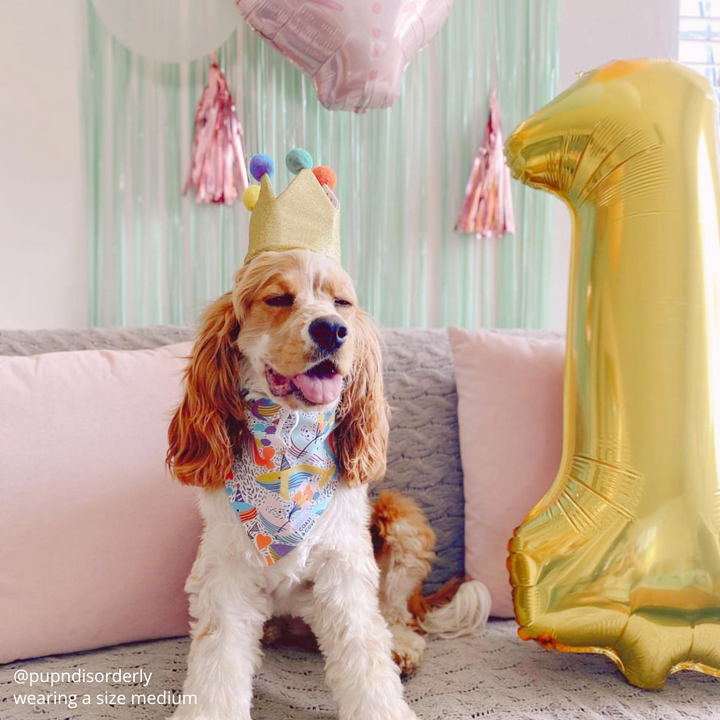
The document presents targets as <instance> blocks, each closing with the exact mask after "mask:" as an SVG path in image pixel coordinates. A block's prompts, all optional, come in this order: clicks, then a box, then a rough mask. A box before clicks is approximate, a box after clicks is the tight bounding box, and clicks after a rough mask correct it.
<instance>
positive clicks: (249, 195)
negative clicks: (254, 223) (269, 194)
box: [243, 185, 260, 212]
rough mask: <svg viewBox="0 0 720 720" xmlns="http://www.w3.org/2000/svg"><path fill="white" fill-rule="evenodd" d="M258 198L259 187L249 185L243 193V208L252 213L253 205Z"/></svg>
mask: <svg viewBox="0 0 720 720" xmlns="http://www.w3.org/2000/svg"><path fill="white" fill-rule="evenodd" d="M259 197H260V186H259V185H249V186H248V188H247V189H246V190H245V192H244V193H243V202H244V203H245V207H246V208H247V209H248V210H249V211H250V212H252V211H253V210H254V209H255V203H257V201H258V198H259Z"/></svg>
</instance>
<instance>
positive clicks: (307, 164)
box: [285, 148, 313, 175]
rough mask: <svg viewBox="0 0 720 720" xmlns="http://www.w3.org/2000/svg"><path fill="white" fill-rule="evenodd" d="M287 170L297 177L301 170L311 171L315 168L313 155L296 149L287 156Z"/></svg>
mask: <svg viewBox="0 0 720 720" xmlns="http://www.w3.org/2000/svg"><path fill="white" fill-rule="evenodd" d="M285 164H286V165H287V169H288V170H289V171H290V172H291V173H292V174H293V175H297V174H298V173H299V172H300V171H301V170H309V169H310V168H311V167H312V166H313V159H312V155H310V153H309V152H308V151H307V150H303V149H302V148H295V149H294V150H291V151H290V152H289V153H288V154H287V155H286V156H285Z"/></svg>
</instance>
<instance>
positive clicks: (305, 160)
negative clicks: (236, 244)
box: [243, 149, 340, 263]
mask: <svg viewBox="0 0 720 720" xmlns="http://www.w3.org/2000/svg"><path fill="white" fill-rule="evenodd" d="M285 162H286V165H287V167H288V170H290V172H291V173H293V174H294V175H296V177H295V178H294V179H293V180H292V182H291V183H290V184H289V185H288V186H287V187H286V188H285V190H284V191H283V192H282V193H280V195H278V196H277V197H275V194H274V192H273V188H272V184H271V182H270V178H271V177H272V175H273V172H274V169H275V168H274V164H273V161H272V159H271V158H269V157H268V156H267V155H265V154H260V155H254V156H253V157H252V159H251V160H250V174H251V175H252V177H254V178H255V179H256V180H259V181H260V185H250V187H248V188H247V190H245V193H244V194H243V202H244V203H245V207H247V209H248V210H250V211H251V212H252V216H251V218H250V233H249V235H250V237H249V244H248V252H247V255H246V256H245V263H248V262H250V260H252V259H253V258H255V257H257V256H258V255H260V253H263V252H268V251H274V252H284V251H287V250H312V251H314V252H319V253H323V254H324V255H327V256H328V257H329V258H331V259H332V260H335V261H336V262H337V263H340V204H339V202H338V200H337V198H336V197H335V195H334V194H333V192H332V191H333V189H334V188H335V185H336V183H337V176H336V175H335V173H334V172H333V171H332V170H331V169H330V168H328V167H325V166H322V165H320V166H318V167H315V168H314V169H313V168H312V164H313V161H312V157H311V156H310V154H309V153H308V152H307V151H306V150H301V149H295V150H291V151H290V152H289V153H288V154H287V157H286V159H285Z"/></svg>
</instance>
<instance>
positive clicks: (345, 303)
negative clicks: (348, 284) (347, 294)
mask: <svg viewBox="0 0 720 720" xmlns="http://www.w3.org/2000/svg"><path fill="white" fill-rule="evenodd" d="M335 304H336V305H340V306H342V307H349V306H350V305H352V303H351V302H349V301H348V300H343V299H342V298H335Z"/></svg>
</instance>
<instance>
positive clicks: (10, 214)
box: [0, 0, 87, 328]
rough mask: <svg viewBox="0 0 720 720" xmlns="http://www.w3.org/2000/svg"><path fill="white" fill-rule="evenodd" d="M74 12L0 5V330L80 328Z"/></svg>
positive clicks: (46, 3) (69, 4)
mask: <svg viewBox="0 0 720 720" xmlns="http://www.w3.org/2000/svg"><path fill="white" fill-rule="evenodd" d="M81 7H84V5H83V6H81V4H80V0H59V1H58V0H26V1H25V2H7V1H0V13H1V17H2V20H1V21H0V88H2V90H1V92H2V110H1V111H0V328H42V327H45V328H53V327H70V328H76V327H84V326H85V325H86V323H87V310H86V307H87V272H86V265H87V259H86V258H87V256H86V251H85V237H84V229H83V222H84V207H83V206H84V204H83V190H82V147H81V137H80V133H81V122H80V121H81V115H80V112H81V110H80V108H81V103H80V97H79V92H80V57H81V51H82V48H81V42H80V39H81V29H82V16H81V14H80V10H81Z"/></svg>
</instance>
